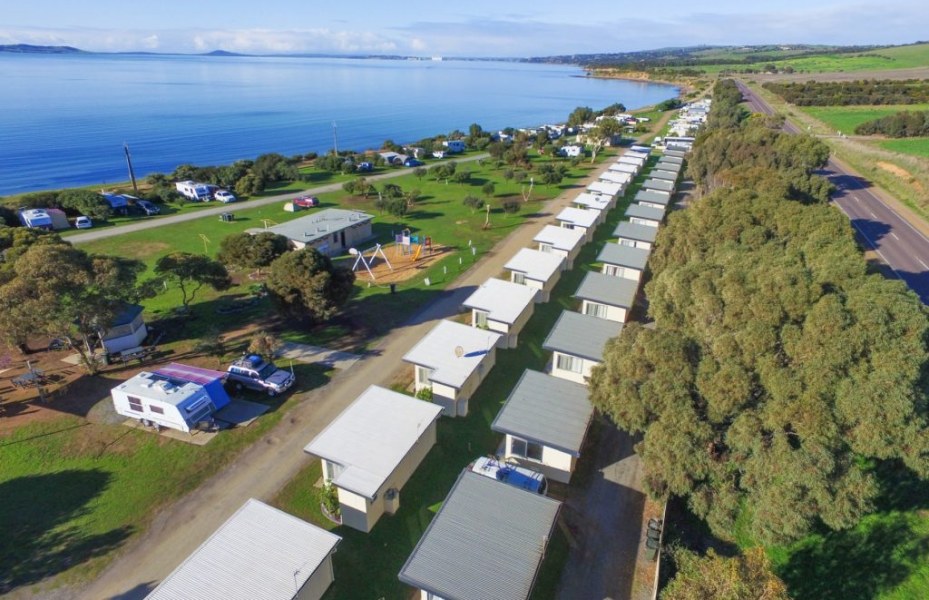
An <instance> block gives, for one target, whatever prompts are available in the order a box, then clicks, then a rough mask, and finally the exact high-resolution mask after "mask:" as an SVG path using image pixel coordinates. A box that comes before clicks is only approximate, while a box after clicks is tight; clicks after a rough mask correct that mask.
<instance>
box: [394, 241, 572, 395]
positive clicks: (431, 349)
mask: <svg viewBox="0 0 929 600" xmlns="http://www.w3.org/2000/svg"><path fill="white" fill-rule="evenodd" d="M539 254H543V255H544V256H547V257H552V256H553V255H551V254H546V253H544V252H540V253H539ZM554 258H557V259H558V261H559V264H561V260H563V259H562V258H561V257H560V256H555V257H554ZM501 337H502V336H501V335H500V334H499V333H494V332H493V331H487V330H486V329H478V328H476V327H470V326H468V325H463V324H462V323H456V322H454V321H445V320H442V321H439V322H438V323H436V326H435V327H433V328H432V330H431V331H430V332H429V333H427V334H426V336H425V337H423V338H422V339H421V340H419V342H418V343H417V344H416V345H415V346H413V348H412V350H410V351H409V352H407V353H406V354H405V355H404V357H403V360H404V361H406V362H408V363H413V364H414V365H421V366H423V367H428V368H430V369H432V375H431V376H430V377H429V379H430V380H431V381H434V382H436V383H441V384H443V385H448V386H451V387H453V388H455V389H461V386H462V385H464V382H465V381H467V380H468V377H470V376H471V374H472V373H473V372H474V370H475V369H477V368H478V365H480V364H481V363H482V361H483V360H484V356H485V355H486V354H488V353H489V352H493V348H494V346H495V345H496V344H497V341H498V340H499V339H500V338H501ZM459 349H460V352H461V355H460V356H459V355H458V353H457V352H456V350H459Z"/></svg>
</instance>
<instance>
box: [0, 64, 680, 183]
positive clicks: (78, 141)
mask: <svg viewBox="0 0 929 600" xmlns="http://www.w3.org/2000/svg"><path fill="white" fill-rule="evenodd" d="M0 80H2V81H3V82H4V86H3V87H4V90H3V93H0V195H9V194H17V193H22V192H27V191H33V190H40V189H49V188H60V187H69V186H78V185H95V184H100V185H105V184H106V183H107V182H111V183H112V182H117V181H125V180H127V179H128V174H127V170H126V165H125V158H124V155H123V144H128V145H129V148H130V151H131V153H132V159H133V165H134V167H135V170H136V174H137V175H138V176H140V177H142V176H144V175H146V174H148V173H152V172H170V171H172V170H174V168H175V167H176V166H177V165H179V164H183V163H193V164H196V165H213V164H225V163H230V162H233V161H235V160H238V159H242V158H254V157H255V156H257V155H259V154H262V153H265V152H280V153H281V154H284V155H291V154H298V153H306V152H310V151H315V152H325V151H328V150H329V149H331V148H332V147H333V145H334V144H335V143H338V147H339V148H340V149H355V150H364V149H367V148H377V147H379V146H380V144H381V142H383V141H384V140H386V139H392V140H394V141H396V142H398V143H406V142H411V141H415V140H418V139H422V138H423V137H427V136H432V135H436V134H439V133H448V132H451V131H453V130H455V129H461V130H462V131H467V128H468V126H469V125H470V124H471V123H479V124H480V125H481V126H483V127H484V129H488V130H496V129H501V128H504V127H508V126H511V127H526V126H533V125H540V124H543V123H552V122H559V121H564V120H565V119H566V118H567V115H568V114H569V113H570V112H571V110H573V109H574V108H575V107H576V106H582V105H583V106H590V107H592V108H594V109H599V108H603V107H605V106H608V105H610V104H612V103H614V102H622V103H623V104H625V105H626V106H627V107H628V108H630V109H632V108H636V107H641V106H646V105H650V104H654V103H656V102H660V101H662V100H664V99H667V98H670V97H673V96H674V95H676V94H677V88H675V87H673V86H668V85H662V84H654V83H645V82H633V81H619V80H598V79H590V78H586V77H583V72H582V71H581V70H580V69H577V68H575V67H565V66H548V65H530V64H520V63H506V62H468V61H396V60H357V59H314V58H289V57H288V58H277V57H195V56H152V55H66V56H47V55H8V54H0ZM333 124H335V126H333Z"/></svg>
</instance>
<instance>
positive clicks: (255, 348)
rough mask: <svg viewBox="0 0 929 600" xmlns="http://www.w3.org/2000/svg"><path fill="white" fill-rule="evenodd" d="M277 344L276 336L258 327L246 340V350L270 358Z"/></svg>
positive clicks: (278, 342) (278, 341)
mask: <svg viewBox="0 0 929 600" xmlns="http://www.w3.org/2000/svg"><path fill="white" fill-rule="evenodd" d="M279 344H280V340H278V339H277V336H275V335H274V334H273V333H271V332H270V331H267V330H265V329H259V330H258V331H256V332H255V333H254V334H252V337H251V339H250V340H249V342H248V351H249V352H251V353H254V354H259V355H261V356H264V357H265V358H268V359H271V358H273V357H274V351H275V350H276V349H277V347H278V345H279Z"/></svg>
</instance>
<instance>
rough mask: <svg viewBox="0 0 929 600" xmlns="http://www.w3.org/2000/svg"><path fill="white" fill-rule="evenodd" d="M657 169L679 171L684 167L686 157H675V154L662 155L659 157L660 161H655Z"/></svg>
mask: <svg viewBox="0 0 929 600" xmlns="http://www.w3.org/2000/svg"><path fill="white" fill-rule="evenodd" d="M655 168H656V169H661V170H663V171H678V172H680V170H681V169H683V168H684V159H683V158H675V157H673V156H662V157H661V158H659V159H658V162H656V163H655Z"/></svg>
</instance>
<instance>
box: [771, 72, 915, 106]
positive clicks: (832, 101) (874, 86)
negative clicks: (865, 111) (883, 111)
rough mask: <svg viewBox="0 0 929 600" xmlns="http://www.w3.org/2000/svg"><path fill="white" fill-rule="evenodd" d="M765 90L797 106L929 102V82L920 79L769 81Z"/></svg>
mask: <svg viewBox="0 0 929 600" xmlns="http://www.w3.org/2000/svg"><path fill="white" fill-rule="evenodd" d="M762 87H764V88H765V89H767V90H770V91H772V92H774V93H775V94H777V95H778V96H780V97H781V98H783V99H784V100H786V101H787V102H790V103H791V104H795V105H797V106H852V105H873V104H924V103H927V102H929V81H926V80H920V79H907V80H902V81H893V80H875V79H870V80H861V81H807V82H806V83H784V82H768V83H765V84H764V85H763V86H762Z"/></svg>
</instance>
